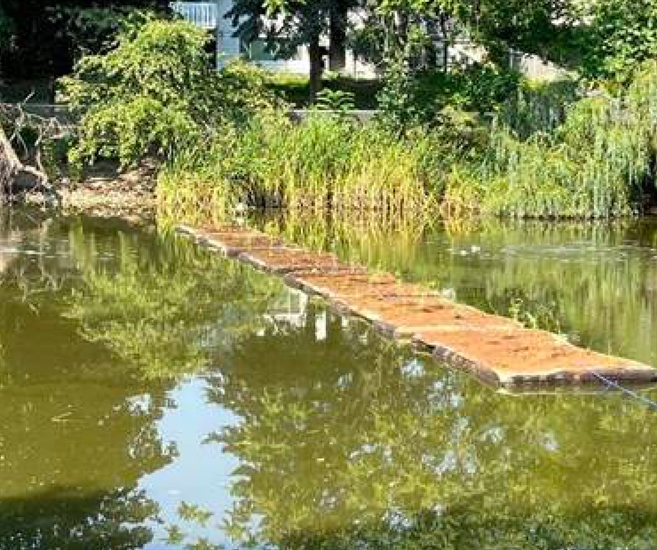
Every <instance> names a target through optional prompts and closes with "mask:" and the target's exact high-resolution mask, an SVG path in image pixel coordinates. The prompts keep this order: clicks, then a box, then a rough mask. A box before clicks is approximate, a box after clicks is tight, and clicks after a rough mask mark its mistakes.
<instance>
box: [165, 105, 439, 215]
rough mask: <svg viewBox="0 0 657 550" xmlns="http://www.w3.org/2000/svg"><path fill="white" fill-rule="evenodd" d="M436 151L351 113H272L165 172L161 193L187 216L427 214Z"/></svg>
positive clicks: (421, 139)
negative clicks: (279, 211) (247, 211)
mask: <svg viewBox="0 0 657 550" xmlns="http://www.w3.org/2000/svg"><path fill="white" fill-rule="evenodd" d="M435 147H436V143H435V142H434V141H432V140H431V139H429V138H428V137H427V136H422V135H418V136H417V138H413V139H409V138H399V137H398V136H395V135H392V134H390V133H389V132H386V131H385V130H383V129H381V128H379V127H378V126H377V125H375V124H358V123H355V122H354V121H351V120H349V119H348V118H346V117H344V116H335V115H329V114H326V113H321V112H315V113H313V114H312V115H311V116H310V117H309V118H308V119H306V120H305V121H303V122H301V123H294V122H292V121H290V120H289V119H288V118H287V117H285V116H281V115H277V114H271V113H269V114H264V115H261V116H259V117H256V118H255V119H253V120H252V121H251V122H250V123H249V124H248V125H247V126H246V127H245V128H243V129H241V130H239V131H238V130H234V129H233V130H231V129H227V130H226V132H225V133H224V134H223V135H222V136H221V137H220V138H218V139H217V140H216V141H215V142H214V143H212V144H210V145H209V146H208V147H207V148H205V149H204V148H197V149H195V150H194V151H189V152H186V153H184V154H182V155H180V157H179V158H178V159H176V161H175V162H173V163H172V164H170V165H169V166H168V167H167V168H166V169H165V170H164V171H163V172H162V173H161V175H160V178H159V186H158V188H159V193H158V195H159V200H160V204H161V206H162V207H163V208H164V210H165V211H167V212H169V213H176V214H177V215H178V216H180V215H183V216H185V217H188V216H189V215H191V214H202V215H205V216H208V215H217V214H221V213H223V214H226V213H231V212H234V211H235V210H236V209H237V210H240V209H244V208H247V207H252V208H285V209H288V210H291V211H305V212H319V211H325V210H333V211H346V210H349V211H368V212H372V211H375V212H377V213H379V214H381V215H383V216H387V215H394V214H396V213H399V212H413V211H420V210H424V209H427V208H430V207H431V206H433V205H435V204H436V203H437V200H438V197H439V196H440V193H439V192H440V189H439V181H440V178H439V170H438V169H437V167H436V163H435V162H433V159H435V158H436V154H435V153H434V149H435Z"/></svg>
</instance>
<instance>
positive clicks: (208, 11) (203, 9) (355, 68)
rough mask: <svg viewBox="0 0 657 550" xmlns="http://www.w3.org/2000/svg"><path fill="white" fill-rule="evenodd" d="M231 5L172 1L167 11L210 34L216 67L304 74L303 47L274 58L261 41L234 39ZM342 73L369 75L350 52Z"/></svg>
mask: <svg viewBox="0 0 657 550" xmlns="http://www.w3.org/2000/svg"><path fill="white" fill-rule="evenodd" d="M232 6H233V2H232V0H215V1H212V2H173V3H172V4H171V8H172V9H173V11H174V12H176V13H178V14H179V15H181V16H182V17H184V18H185V19H186V20H188V21H190V22H192V23H194V24H195V25H197V26H199V27H201V28H204V29H207V30H208V31H210V32H212V33H214V35H215V37H216V44H217V67H221V66H223V65H224V64H225V63H226V62H228V61H230V60H231V59H235V58H237V57H242V58H245V59H248V60H249V61H252V62H254V63H257V64H258V65H260V66H262V67H263V68H265V69H269V70H272V71H277V72H288V73H295V74H308V73H309V71H310V60H309V58H308V51H307V49H306V48H302V47H300V48H299V49H298V51H297V53H296V55H294V56H292V57H291V58H288V59H277V58H276V57H275V56H273V55H272V54H271V53H270V52H268V51H267V49H266V47H265V42H264V40H256V41H255V42H251V43H250V44H245V43H243V41H242V40H241V39H240V38H239V37H236V36H235V31H236V29H235V27H234V26H233V24H232V20H231V18H227V17H226V14H227V13H228V12H229V11H230V10H231V8H232ZM343 72H344V73H345V74H348V75H351V76H359V77H369V76H372V75H373V70H372V68H371V67H370V66H369V65H366V64H363V63H361V62H360V61H358V60H357V59H356V58H355V56H354V55H353V53H352V52H347V64H346V67H345V70H344V71H343Z"/></svg>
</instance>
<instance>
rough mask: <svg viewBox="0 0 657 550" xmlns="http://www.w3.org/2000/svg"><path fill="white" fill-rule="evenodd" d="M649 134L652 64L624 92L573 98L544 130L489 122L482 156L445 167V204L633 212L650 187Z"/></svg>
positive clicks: (518, 211) (656, 81) (653, 105)
mask: <svg viewBox="0 0 657 550" xmlns="http://www.w3.org/2000/svg"><path fill="white" fill-rule="evenodd" d="M550 124H552V123H550ZM524 128H527V124H525V125H524ZM656 129H657V64H651V65H649V66H647V67H646V68H645V69H644V70H643V71H642V72H641V73H639V75H638V76H637V77H636V79H635V80H634V82H633V83H632V84H631V86H630V87H629V88H628V89H627V90H626V91H625V93H624V94H622V95H620V96H618V97H612V96H608V95H604V94H601V95H598V96H596V97H588V98H585V99H582V100H580V101H577V102H575V103H573V104H572V105H571V106H570V107H569V108H568V110H567V112H566V116H565V120H564V122H563V123H562V124H561V125H558V126H556V127H554V126H552V127H550V128H547V130H546V131H540V130H538V129H537V128H534V129H533V131H531V132H525V133H527V134H528V135H526V136H523V135H522V134H523V132H522V131H517V130H516V129H514V128H513V127H512V126H511V125H510V124H508V123H501V122H500V121H497V122H496V123H495V124H494V125H493V128H492V130H491V137H490V140H489V146H488V150H487V151H486V152H485V153H484V154H483V155H482V157H481V158H480V159H478V161H477V162H474V163H469V164H467V165H460V166H458V167H455V168H454V169H453V171H452V174H451V175H450V177H449V182H448V185H447V190H446V196H445V204H446V205H447V206H448V209H449V210H450V211H452V212H462V211H463V210H477V211H479V212H484V213H492V214H498V215H505V216H512V217H538V218H556V217H569V218H608V217H617V216H626V215H631V214H634V213H636V212H637V210H638V208H639V207H640V205H641V201H642V199H643V195H644V194H645V192H646V191H647V190H648V189H649V186H652V185H654V176H655V174H654V159H655V152H656V148H655V144H656V138H657V132H656ZM653 189H654V187H653Z"/></svg>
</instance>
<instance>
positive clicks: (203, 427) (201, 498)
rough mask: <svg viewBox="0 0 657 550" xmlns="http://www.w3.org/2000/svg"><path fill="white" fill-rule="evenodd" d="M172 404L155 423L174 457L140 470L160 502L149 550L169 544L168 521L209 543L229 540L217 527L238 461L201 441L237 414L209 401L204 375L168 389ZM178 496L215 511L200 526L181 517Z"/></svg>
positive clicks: (143, 484)
mask: <svg viewBox="0 0 657 550" xmlns="http://www.w3.org/2000/svg"><path fill="white" fill-rule="evenodd" d="M171 399H172V401H173V402H174V403H175V408H168V409H166V410H165V412H164V416H163V418H162V420H160V421H159V423H158V432H159V434H160V437H161V438H162V441H163V442H164V443H165V445H166V444H169V443H172V444H174V445H175V447H176V449H177V452H178V457H177V458H176V459H175V460H174V461H173V462H172V463H171V464H169V465H168V466H166V467H164V468H163V469H161V470H159V471H157V472H154V473H152V474H149V475H146V476H144V477H143V478H142V479H141V481H140V483H139V488H140V489H144V490H145V491H146V493H147V495H148V497H149V498H151V499H153V500H154V501H155V502H157V503H158V504H159V506H160V519H161V520H163V522H164V523H163V524H155V523H152V524H150V525H149V526H150V527H151V528H152V529H153V533H154V535H155V536H154V539H153V542H152V543H151V544H149V545H148V546H146V547H145V548H146V549H147V550H159V549H161V548H169V546H168V545H167V544H166V539H167V531H166V529H165V528H166V527H168V526H172V525H176V526H178V527H180V528H181V530H182V531H183V532H184V533H185V534H187V535H189V540H188V542H189V541H195V540H198V539H199V538H205V539H207V540H208V541H209V542H211V543H213V544H224V545H226V544H227V540H226V539H225V537H224V534H223V533H222V530H221V528H220V525H221V523H222V522H223V520H224V518H225V516H226V513H227V512H228V510H229V509H230V507H231V504H232V499H231V496H230V489H229V482H230V480H231V473H232V472H233V470H234V469H235V468H237V466H238V465H239V462H238V461H237V460H236V459H234V458H233V457H232V456H231V455H229V454H226V453H223V452H221V449H220V448H219V445H218V444H217V443H214V442H205V440H206V438H207V437H208V436H209V435H210V434H212V433H213V432H216V431H219V430H221V429H222V428H223V427H225V426H229V425H232V424H234V423H235V422H236V417H235V416H234V415H233V414H231V413H230V412H229V411H226V410H225V409H223V408H222V407H219V406H217V405H215V404H212V403H209V402H208V401H207V399H206V396H205V381H204V380H203V379H202V378H193V379H191V380H189V381H187V382H184V383H182V384H181V385H180V386H179V387H178V388H176V389H175V390H174V391H173V392H172V393H171ZM182 502H185V503H187V504H194V505H196V506H198V507H199V508H201V509H203V510H207V511H211V512H212V513H213V514H214V515H213V517H212V518H211V519H210V520H209V521H208V523H207V526H206V527H203V526H201V525H200V524H199V523H198V522H186V521H183V520H182V519H181V518H180V515H179V513H178V508H179V506H180V504H181V503H182Z"/></svg>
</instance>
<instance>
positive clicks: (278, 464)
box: [212, 309, 657, 550]
mask: <svg viewBox="0 0 657 550" xmlns="http://www.w3.org/2000/svg"><path fill="white" fill-rule="evenodd" d="M316 317H317V312H316V311H313V310H312V309H311V310H310V311H309V312H308V315H307V318H306V321H307V322H306V323H305V325H304V326H302V327H295V326H288V327H287V330H285V331H284V332H282V331H281V327H280V326H279V327H278V328H277V330H276V331H271V332H268V333H266V334H264V335H258V336H257V337H255V336H247V337H246V338H243V339H241V340H240V341H239V342H237V343H236V344H235V345H234V346H233V347H232V350H231V352H230V354H229V359H228V360H227V361H224V363H223V364H224V365H226V367H225V368H222V369H221V372H220V374H221V376H218V377H217V378H216V379H215V380H214V383H213V385H214V390H213V392H212V398H213V400H215V401H216V402H219V403H221V404H222V405H224V406H226V407H228V408H230V409H231V410H232V411H234V412H235V413H237V414H238V415H239V417H240V419H241V421H240V422H239V423H238V424H237V425H236V426H234V427H231V428H228V429H226V430H224V431H222V432H221V433H217V434H215V435H214V438H215V440H216V441H219V442H221V443H222V444H223V445H225V449H226V450H227V451H229V452H231V453H233V454H235V455H236V456H238V457H239V459H240V462H241V466H240V467H239V469H238V470H237V471H236V472H235V473H234V480H233V484H232V490H233V494H234V496H235V499H236V501H235V506H234V508H233V511H232V514H231V518H230V521H229V522H228V525H227V528H228V530H229V532H230V533H231V534H232V535H233V536H234V537H236V538H242V539H245V540H256V541H258V542H260V543H261V544H265V545H273V546H275V547H281V548H344V549H345V550H346V549H348V548H354V547H363V548H458V549H468V548H473V549H474V548H491V549H501V548H527V549H529V548H532V549H533V548H546V549H555V550H556V549H561V548H590V549H594V548H595V549H597V548H605V549H606V548H620V547H623V548H644V547H645V548H648V547H652V546H654V544H655V543H657V531H656V528H657V502H656V500H655V498H654V491H655V488H656V487H657V454H656V453H655V451H656V450H657V449H656V448H655V446H656V445H657V443H655V442H654V438H653V437H652V428H653V427H654V426H655V423H656V420H657V417H655V415H654V413H652V412H651V411H648V410H646V409H644V408H641V407H639V406H637V405H636V404H635V403H631V402H627V401H623V400H622V399H621V398H620V397H619V396H612V397H606V398H605V397H600V396H588V397H587V396H583V395H561V396H558V395H543V396H531V397H515V398H514V397H510V396H504V395H499V394H495V393H493V392H491V391H489V390H487V389H484V388H481V387H480V386H479V385H478V384H477V383H475V382H473V381H471V380H468V379H466V378H465V377H464V376H462V375H460V374H458V373H454V372H451V371H449V370H446V369H442V368H440V367H438V366H435V365H433V364H431V363H430V362H429V363H428V362H425V361H423V360H420V359H418V358H417V357H414V356H413V355H412V354H410V352H407V351H405V350H400V349H398V348H395V347H394V346H393V345H391V344H390V343H388V342H386V341H384V340H382V339H380V338H378V337H377V336H375V335H374V334H372V333H371V332H369V331H368V329H367V328H366V327H363V326H360V327H359V326H358V325H354V324H350V325H349V326H348V327H347V328H343V326H342V322H341V320H340V319H339V318H337V317H333V316H331V315H329V316H328V321H327V330H326V331H325V332H326V336H325V337H323V338H321V339H318V338H317V337H316V326H317V323H316Z"/></svg>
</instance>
